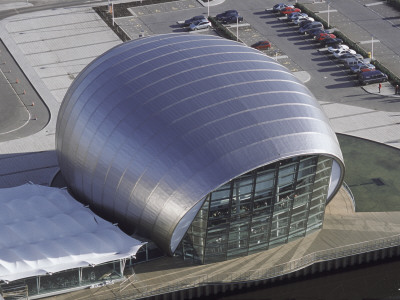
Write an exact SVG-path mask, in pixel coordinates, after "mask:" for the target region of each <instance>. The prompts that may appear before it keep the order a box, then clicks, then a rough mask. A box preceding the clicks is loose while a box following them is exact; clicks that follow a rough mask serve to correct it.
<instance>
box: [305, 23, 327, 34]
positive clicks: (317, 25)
mask: <svg viewBox="0 0 400 300" xmlns="http://www.w3.org/2000/svg"><path fill="white" fill-rule="evenodd" d="M316 29H324V25H322V23H321V22H312V23H308V24H306V25H304V26H302V27H300V28H299V33H304V34H307V33H308V32H309V31H311V30H316Z"/></svg>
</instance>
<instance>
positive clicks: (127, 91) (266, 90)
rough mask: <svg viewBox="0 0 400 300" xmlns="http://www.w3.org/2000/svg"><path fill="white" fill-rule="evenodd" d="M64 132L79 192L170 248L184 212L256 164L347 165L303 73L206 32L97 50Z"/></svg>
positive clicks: (63, 156) (69, 170) (61, 126)
mask: <svg viewBox="0 0 400 300" xmlns="http://www.w3.org/2000/svg"><path fill="white" fill-rule="evenodd" d="M56 141H57V153H58V158H59V163H60V167H61V171H62V173H63V175H64V177H65V179H66V181H67V182H68V184H69V186H70V188H71V189H72V190H73V191H74V193H76V194H77V195H78V196H79V197H80V198H81V199H82V200H83V201H85V202H88V203H90V204H92V205H94V206H95V207H96V208H98V209H103V210H104V211H105V212H107V213H108V214H111V215H113V216H114V217H116V218H118V219H119V220H120V222H122V223H126V224H130V225H132V226H133V228H135V230H136V231H137V232H138V233H140V234H142V235H145V236H147V237H149V238H151V239H152V240H153V241H155V242H156V243H157V244H158V245H159V246H160V247H162V248H163V249H164V250H165V251H167V252H171V249H170V246H171V245H170V243H171V237H172V234H173V232H174V230H175V229H176V226H177V224H178V223H179V221H180V220H181V219H182V218H183V216H184V215H185V214H186V213H187V212H188V211H189V210H190V209H191V208H192V207H193V206H195V205H196V203H198V202H199V201H201V200H202V199H203V198H204V196H205V195H207V194H208V193H210V192H211V191H213V190H214V189H215V188H217V187H218V186H220V185H222V184H224V183H226V182H228V181H229V180H231V179H233V178H235V177H237V176H239V175H241V174H243V173H245V172H248V171H250V170H253V169H255V168H257V167H260V166H263V165H267V164H269V163H272V162H275V161H278V160H281V159H284V158H288V157H291V156H296V155H307V154H326V155H329V156H332V157H333V158H335V159H336V160H337V161H338V163H339V165H340V166H341V168H342V170H343V162H342V154H341V151H340V148H339V144H338V141H337V139H336V135H335V133H334V132H333V130H332V128H331V127H330V124H329V121H328V119H327V118H326V116H325V115H324V113H323V112H322V110H321V108H320V106H319V104H318V103H317V101H316V99H315V98H314V97H313V95H312V94H311V93H310V92H309V90H308V89H307V88H306V87H305V86H304V85H303V84H301V83H300V82H299V81H298V80H297V79H296V78H295V77H294V76H293V74H291V73H290V72H289V71H288V70H287V69H286V68H285V67H283V66H282V65H280V64H279V63H277V62H276V61H274V60H273V59H271V58H269V57H267V56H266V55H264V54H262V53H261V52H259V51H257V50H254V49H252V48H249V47H247V46H244V45H243V44H240V43H237V42H234V41H229V40H226V39H222V38H218V37H214V36H206V35H189V34H167V35H159V36H152V37H148V38H143V39H139V40H134V41H130V42H126V43H124V44H121V45H119V46H117V47H115V48H113V49H111V50H109V51H108V52H106V53H105V54H103V55H102V56H100V57H99V58H97V59H96V60H95V61H93V62H92V63H91V64H89V65H88V66H87V67H86V68H85V69H84V70H83V71H82V72H81V74H80V75H79V76H78V77H77V78H76V80H75V81H74V82H73V84H72V85H71V87H70V89H69V90H68V92H67V94H66V96H65V98H64V101H63V103H62V105H61V108H60V112H59V116H58V120H57V131H56ZM342 173H343V172H342ZM340 183H341V181H340ZM184 223H187V222H184ZM173 250H174V249H172V251H173Z"/></svg>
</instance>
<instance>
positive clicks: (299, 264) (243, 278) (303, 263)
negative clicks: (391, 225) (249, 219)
mask: <svg viewBox="0 0 400 300" xmlns="http://www.w3.org/2000/svg"><path fill="white" fill-rule="evenodd" d="M399 245H400V235H394V236H391V237H386V238H380V239H376V240H371V241H366V242H361V243H356V244H351V245H346V246H342V247H337V248H332V249H327V250H321V251H317V252H314V253H311V254H308V255H305V256H303V257H301V258H298V259H295V260H292V261H289V262H286V263H283V264H280V265H276V266H273V267H270V268H265V269H254V270H249V271H244V272H225V273H220V274H215V275H208V274H200V275H196V276H193V277H185V278H182V279H178V280H179V282H176V283H172V284H169V285H167V286H164V287H161V288H159V286H160V283H158V284H154V285H146V286H144V287H141V288H138V291H139V293H136V294H133V295H132V294H131V295H129V298H130V299H137V298H142V297H147V296H154V295H161V294H165V293H171V292H175V291H179V290H185V289H188V288H193V287H199V286H205V285H211V284H228V283H244V282H249V281H257V280H265V279H270V278H274V277H278V276H281V275H285V274H289V273H292V272H295V271H298V270H300V269H303V268H305V267H307V266H310V265H312V264H314V263H317V262H322V261H329V260H334V259H337V258H342V257H347V256H351V255H356V254H361V253H366V252H371V251H376V250H380V249H384V248H389V247H394V246H399ZM135 283H139V282H138V281H135ZM119 299H123V298H121V297H119Z"/></svg>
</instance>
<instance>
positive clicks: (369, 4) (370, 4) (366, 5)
mask: <svg viewBox="0 0 400 300" xmlns="http://www.w3.org/2000/svg"><path fill="white" fill-rule="evenodd" d="M385 3H386V1H380V2H374V3H367V4H364V6H365V7H368V6H374V5H381V4H385Z"/></svg>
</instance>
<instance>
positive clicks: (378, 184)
mask: <svg viewBox="0 0 400 300" xmlns="http://www.w3.org/2000/svg"><path fill="white" fill-rule="evenodd" d="M372 181H373V182H374V183H375V184H376V185H377V186H381V185H385V183H384V182H383V181H382V179H380V178H372Z"/></svg>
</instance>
